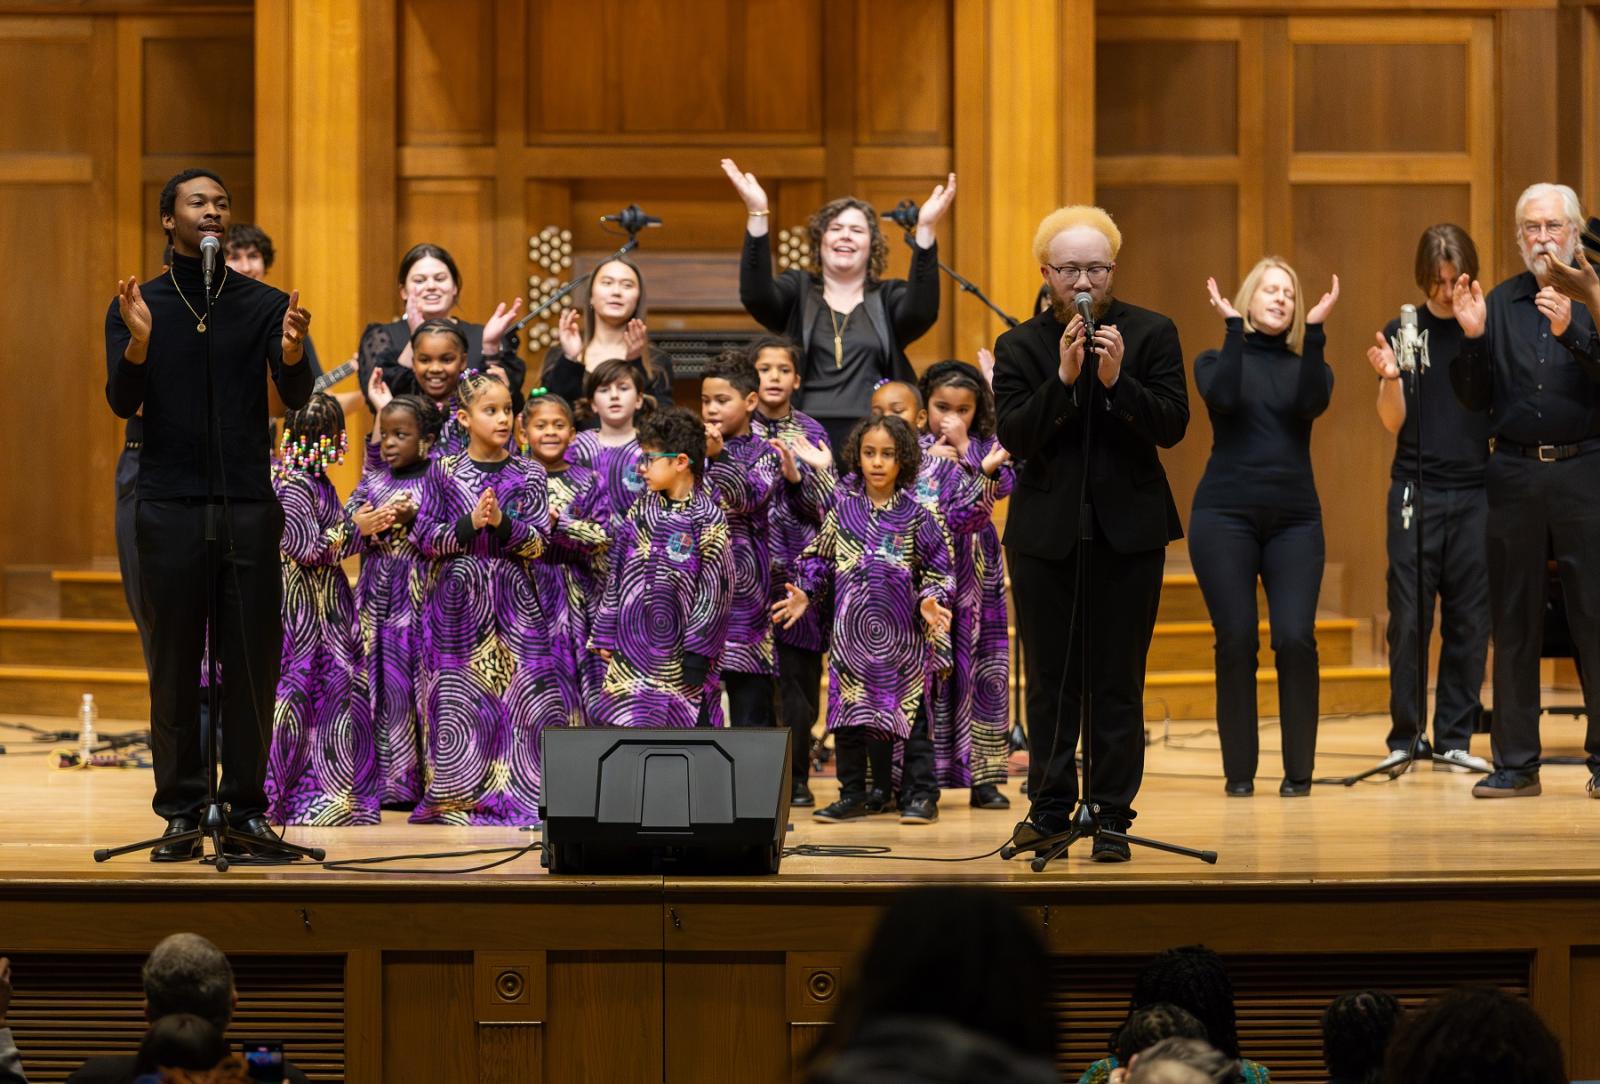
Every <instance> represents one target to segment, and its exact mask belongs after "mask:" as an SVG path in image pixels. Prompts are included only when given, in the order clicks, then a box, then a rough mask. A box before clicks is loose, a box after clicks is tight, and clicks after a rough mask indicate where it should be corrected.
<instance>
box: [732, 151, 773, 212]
mask: <svg viewBox="0 0 1600 1084" xmlns="http://www.w3.org/2000/svg"><path fill="white" fill-rule="evenodd" d="M722 172H724V173H726V174H727V175H728V180H730V181H732V182H733V188H734V191H736V192H738V193H739V198H740V199H742V200H744V208H745V210H746V211H748V212H749V213H750V214H752V215H759V214H762V213H763V212H765V211H767V210H769V206H770V205H769V204H768V203H767V191H766V189H764V188H762V187H761V182H760V181H758V180H756V175H755V174H754V173H741V172H740V171H739V167H738V166H737V165H735V164H734V161H733V159H732V158H724V159H723V160H722Z"/></svg>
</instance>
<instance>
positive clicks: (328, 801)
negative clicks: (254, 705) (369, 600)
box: [266, 392, 381, 825]
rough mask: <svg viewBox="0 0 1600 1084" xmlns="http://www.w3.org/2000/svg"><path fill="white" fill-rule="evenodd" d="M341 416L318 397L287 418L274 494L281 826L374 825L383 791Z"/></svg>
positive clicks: (276, 765)
mask: <svg viewBox="0 0 1600 1084" xmlns="http://www.w3.org/2000/svg"><path fill="white" fill-rule="evenodd" d="M344 453H345V432H344V411H343V410H342V409H341V408H340V406H339V403H338V400H336V399H334V398H333V397H331V396H329V395H326V394H324V393H322V392H318V393H317V394H315V395H313V396H312V397H311V400H310V401H309V402H308V403H306V405H305V406H304V407H303V408H301V409H300V410H292V411H290V412H289V414H288V417H287V418H286V419H285V420H284V429H283V447H282V450H281V452H280V454H279V459H278V467H277V471H276V472H275V477H274V478H273V491H274V493H276V495H277V498H278V503H279V505H281V506H282V508H283V539H282V542H281V543H280V555H281V561H282V567H283V668H282V671H281V674H280V677H279V679H278V695H277V703H276V706H275V707H274V709H273V713H272V747H271V751H270V753H269V755H268V758H267V783H266V790H267V816H268V818H270V819H271V820H274V821H278V822H280V823H283V824H315V825H344V824H377V823H378V807H379V792H380V789H381V788H380V783H379V779H378V770H377V767H378V765H377V756H376V749H375V745H374V740H373V733H372V720H371V716H370V714H369V711H368V704H367V689H366V673H365V671H364V670H363V669H362V665H361V628H360V625H359V624H358V622H357V620H356V608H355V599H354V598H353V597H352V596H351V594H350V581H349V580H348V579H347V578H346V577H345V573H344V569H343V568H341V567H340V564H339V563H340V562H341V561H343V560H344V559H345V558H346V557H349V556H351V555H352V554H353V553H355V549H356V529H355V527H354V526H353V525H352V523H351V522H350V520H349V519H348V518H347V517H346V516H345V513H344V508H343V506H342V505H341V504H340V503H339V494H338V493H337V492H335V490H334V488H333V483H332V482H330V481H329V480H328V474H327V471H328V467H329V466H330V465H332V464H334V463H338V462H340V461H342V460H343V459H344Z"/></svg>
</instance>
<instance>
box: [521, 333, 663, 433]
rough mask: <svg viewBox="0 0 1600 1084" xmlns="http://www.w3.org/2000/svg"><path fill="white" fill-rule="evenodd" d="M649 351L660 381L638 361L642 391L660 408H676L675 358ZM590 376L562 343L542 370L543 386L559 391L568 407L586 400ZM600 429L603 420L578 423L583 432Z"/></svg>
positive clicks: (547, 356) (653, 349) (551, 351)
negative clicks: (674, 394)
mask: <svg viewBox="0 0 1600 1084" xmlns="http://www.w3.org/2000/svg"><path fill="white" fill-rule="evenodd" d="M649 350H650V364H651V365H652V366H654V367H655V370H656V378H655V379H654V380H651V379H650V378H649V376H648V374H646V373H645V369H644V363H643V362H642V361H638V360H635V361H634V363H633V367H634V370H635V371H636V372H637V373H638V374H639V381H640V385H641V388H642V390H643V391H644V392H645V393H646V394H647V395H650V396H653V397H654V398H655V401H656V406H657V407H669V406H671V405H672V379H673V377H672V355H671V354H668V353H667V352H666V351H665V350H661V349H658V348H656V347H653V346H652V347H650V348H649ZM587 375H588V370H587V369H585V368H584V365H583V362H581V361H577V360H575V359H573V358H569V357H567V355H566V352H565V351H564V350H562V349H561V345H560V344H559V343H558V344H556V345H555V346H552V347H551V348H550V349H549V350H548V351H547V352H546V353H545V356H544V365H543V367H542V368H541V369H540V371H539V383H540V384H541V385H543V386H544V389H545V390H546V391H552V392H555V393H556V394H557V395H559V396H561V398H563V399H565V400H566V401H567V402H568V404H570V405H573V406H576V405H577V403H578V400H579V399H582V398H583V378H584V377H585V376H587ZM599 427H600V419H599V418H592V417H591V418H586V419H585V420H583V421H581V422H579V423H578V428H579V429H598V428H599Z"/></svg>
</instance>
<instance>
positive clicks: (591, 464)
mask: <svg viewBox="0 0 1600 1084" xmlns="http://www.w3.org/2000/svg"><path fill="white" fill-rule="evenodd" d="M567 462H568V463H571V464H572V465H573V466H575V467H588V468H589V469H590V470H592V471H594V473H595V475H596V477H597V478H598V479H599V484H600V495H599V497H598V498H597V499H596V503H595V506H594V509H595V510H594V516H593V518H595V519H596V520H598V521H599V522H600V523H602V524H604V525H605V526H606V529H607V530H610V529H612V528H614V527H615V526H616V525H617V523H619V522H620V521H621V520H622V517H623V516H625V515H627V514H628V509H630V508H632V507H633V502H634V501H636V500H638V499H639V494H641V493H643V492H644V491H645V484H644V478H643V477H642V476H641V475H640V474H639V441H638V440H637V439H633V440H630V441H628V442H627V443H626V444H602V443H600V430H598V429H586V430H584V431H583V432H581V433H579V434H578V435H577V436H575V437H573V438H572V443H571V444H569V445H567Z"/></svg>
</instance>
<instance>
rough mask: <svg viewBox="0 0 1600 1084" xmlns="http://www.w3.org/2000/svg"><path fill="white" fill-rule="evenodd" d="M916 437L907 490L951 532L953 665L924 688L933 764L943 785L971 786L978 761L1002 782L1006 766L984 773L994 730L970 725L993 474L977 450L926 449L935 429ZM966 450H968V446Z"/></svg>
mask: <svg viewBox="0 0 1600 1084" xmlns="http://www.w3.org/2000/svg"><path fill="white" fill-rule="evenodd" d="M921 442H922V449H923V451H922V466H921V468H920V469H919V470H918V471H917V481H916V485H915V486H914V487H913V489H912V492H913V494H914V495H915V496H916V499H917V503H918V504H921V505H922V506H923V507H924V508H926V509H927V510H928V511H930V512H932V513H933V514H934V516H935V517H936V518H937V519H938V521H939V522H940V524H942V525H943V526H944V527H945V529H946V532H947V533H948V534H949V536H950V545H951V551H952V555H953V559H954V577H955V582H954V585H953V586H952V588H951V591H950V598H951V602H950V611H951V621H950V650H951V657H952V665H951V667H950V672H949V674H948V675H947V676H944V677H940V678H937V679H935V680H934V681H933V682H932V684H931V686H930V689H929V693H928V733H929V736H930V737H931V738H932V739H933V749H934V762H935V765H936V769H935V771H936V775H937V778H938V782H939V786H941V787H970V786H972V784H973V782H974V780H975V778H976V775H977V770H978V767H979V766H980V765H985V766H986V769H985V773H984V775H985V777H984V778H982V779H977V781H978V782H999V781H1000V780H1002V779H1004V778H1005V776H1004V775H1003V774H1002V775H1000V776H999V777H998V778H989V776H992V775H993V774H994V765H993V763H992V761H993V760H994V758H995V755H996V752H997V750H996V749H995V744H996V743H995V740H994V739H995V737H996V735H995V734H994V732H993V730H992V729H990V730H988V731H986V732H984V733H982V734H979V733H977V732H976V730H975V728H974V725H973V721H974V720H973V676H974V674H975V672H976V670H977V666H978V633H979V618H980V611H981V610H982V605H983V593H982V584H981V582H980V575H979V569H978V548H979V546H978V535H979V533H980V532H981V531H982V530H983V529H984V528H985V527H989V528H990V529H991V530H992V529H993V513H994V501H995V494H996V492H997V487H998V479H995V478H988V477H985V476H984V475H983V473H982V472H981V471H980V470H979V469H978V466H977V464H978V463H981V462H982V459H981V457H980V458H979V459H978V460H975V461H973V462H972V463H970V464H969V463H966V462H957V461H955V460H951V459H945V458H943V457H942V456H936V455H931V454H929V452H928V449H929V448H930V447H932V445H933V443H934V438H933V437H932V436H930V435H927V434H924V435H923V436H922V441H921ZM972 443H973V444H976V443H977V442H976V441H974V442H972ZM967 450H968V454H969V455H970V454H971V452H972V447H971V446H970V445H969V447H968V449H967ZM1002 767H1003V765H1002Z"/></svg>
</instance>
